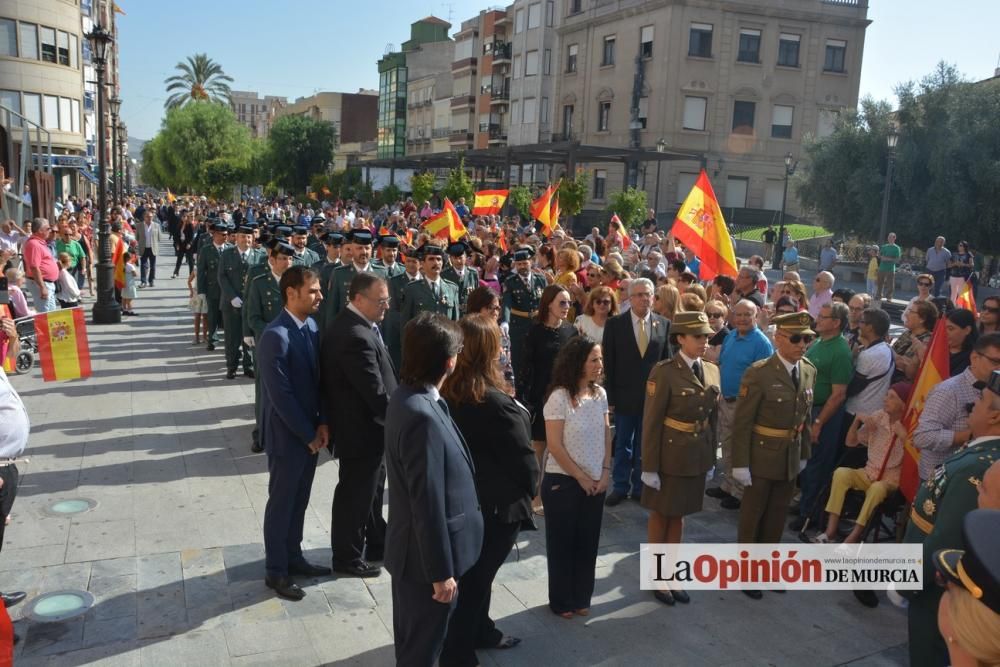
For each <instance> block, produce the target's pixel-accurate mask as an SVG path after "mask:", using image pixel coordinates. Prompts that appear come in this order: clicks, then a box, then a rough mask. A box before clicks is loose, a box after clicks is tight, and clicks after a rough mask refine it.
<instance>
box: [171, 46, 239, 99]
mask: <svg viewBox="0 0 1000 667" xmlns="http://www.w3.org/2000/svg"><path fill="white" fill-rule="evenodd" d="M175 68H176V69H179V70H180V71H181V72H182V73H181V74H176V75H174V76H172V77H170V78H168V79H167V80H166V81H164V82H163V83H165V84H166V85H167V92H168V93H170V97H168V98H167V101H166V103H165V104H164V105H163V106H164V107H166V108H167V109H176V108H177V107H180V106H184V105H185V104H187V103H188V102H190V101H192V100H196V101H203V100H208V101H211V102H219V103H221V104H229V102H230V96H231V91H230V89H229V84H230V83H232V81H233V77H231V76H229V75H227V74H226V73H225V72H223V71H222V66H221V65H219V63H217V62H215V61H214V60H212V59H211V58H209V57H208V56H207V55H205V54H204V53H196V54H195V55H194V57H193V58H192V57H191V56H188V59H187V62H180V63H177V65H175Z"/></svg>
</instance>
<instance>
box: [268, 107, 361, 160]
mask: <svg viewBox="0 0 1000 667" xmlns="http://www.w3.org/2000/svg"><path fill="white" fill-rule="evenodd" d="M377 114H378V95H377V93H376V92H375V91H374V90H359V91H358V92H357V93H336V92H324V93H316V94H315V95H310V96H308V97H300V98H298V99H297V100H295V101H294V102H290V103H286V104H285V105H284V106H281V107H279V108H278V109H277V110H276V113H275V120H277V119H278V118H281V117H282V116H305V117H308V118H312V119H313V120H318V121H325V122H327V123H332V124H333V127H334V129H335V130H336V132H337V148H336V150H335V151H334V161H333V168H334V169H344V168H346V167H347V162H348V161H349V160H353V159H358V158H361V157H363V156H365V155H366V154H367V153H370V152H372V149H373V142H374V141H375V137H376V133H377V126H376V118H377ZM272 125H273V123H272Z"/></svg>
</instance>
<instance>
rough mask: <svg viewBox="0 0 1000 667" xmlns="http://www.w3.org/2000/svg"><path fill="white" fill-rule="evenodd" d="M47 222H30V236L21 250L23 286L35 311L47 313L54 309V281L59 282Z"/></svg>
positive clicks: (43, 219)
mask: <svg viewBox="0 0 1000 667" xmlns="http://www.w3.org/2000/svg"><path fill="white" fill-rule="evenodd" d="M49 231H50V229H49V221H48V220H46V219H45V218H34V219H33V220H32V221H31V236H29V237H28V240H27V241H25V242H24V246H23V247H22V249H21V254H22V261H23V262H24V275H25V278H26V279H27V280H26V281H25V284H26V285H27V287H28V290H29V291H30V292H31V300H32V302H33V303H34V306H35V310H36V311H38V312H39V313H47V312H49V311H53V310H55V309H56V307H57V305H56V281H57V280H59V265H58V264H57V263H56V260H55V258H54V257H53V256H52V251H51V250H50V249H49Z"/></svg>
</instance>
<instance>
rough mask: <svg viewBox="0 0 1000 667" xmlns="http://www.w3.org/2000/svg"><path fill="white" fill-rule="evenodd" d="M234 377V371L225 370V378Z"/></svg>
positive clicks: (230, 378)
mask: <svg viewBox="0 0 1000 667" xmlns="http://www.w3.org/2000/svg"><path fill="white" fill-rule="evenodd" d="M235 378H236V371H226V379H227V380H232V379H235Z"/></svg>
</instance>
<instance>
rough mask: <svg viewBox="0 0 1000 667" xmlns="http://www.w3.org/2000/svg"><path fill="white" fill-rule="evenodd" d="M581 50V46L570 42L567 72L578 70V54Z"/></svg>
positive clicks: (567, 49) (567, 55)
mask: <svg viewBox="0 0 1000 667" xmlns="http://www.w3.org/2000/svg"><path fill="white" fill-rule="evenodd" d="M579 50H580V47H579V46H578V45H576V44H570V45H569V46H568V47H567V48H566V73H567V74H571V73H573V72H575V71H576V54H577V52H578V51H579Z"/></svg>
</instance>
